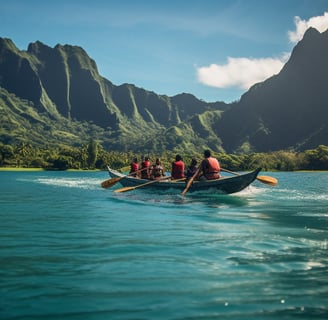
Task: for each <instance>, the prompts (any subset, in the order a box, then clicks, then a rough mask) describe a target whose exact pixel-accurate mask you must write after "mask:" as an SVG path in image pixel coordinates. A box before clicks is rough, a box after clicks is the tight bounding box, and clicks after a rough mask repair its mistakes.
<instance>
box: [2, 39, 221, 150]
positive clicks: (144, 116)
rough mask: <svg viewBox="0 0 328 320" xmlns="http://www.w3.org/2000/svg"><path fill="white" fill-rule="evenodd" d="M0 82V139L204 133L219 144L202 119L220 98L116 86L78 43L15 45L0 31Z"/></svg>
mask: <svg viewBox="0 0 328 320" xmlns="http://www.w3.org/2000/svg"><path fill="white" fill-rule="evenodd" d="M0 87H1V91H0V93H1V94H0V107H1V109H0V112H1V115H2V121H1V123H2V124H1V128H0V139H1V141H2V142H4V143H19V142H27V141H29V142H32V143H34V144H41V145H43V144H58V143H63V144H71V145H72V144H73V145H74V144H80V143H81V142H82V141H85V139H87V140H89V139H90V137H92V138H96V139H98V140H100V142H101V143H103V144H104V145H105V146H106V147H107V148H110V149H112V150H145V149H149V150H154V151H164V150H173V149H174V148H176V146H177V145H181V143H182V144H183V145H189V147H192V148H195V146H194V142H197V144H198V145H199V144H200V145H207V140H209V142H210V144H212V145H213V146H215V148H216V149H219V148H220V145H221V140H220V139H219V138H218V137H216V136H215V135H214V134H213V132H212V130H208V129H207V128H206V126H207V120H206V119H207V118H213V117H214V116H220V113H221V111H222V110H224V109H226V107H227V105H226V104H225V103H223V102H217V103H207V102H204V101H201V100H199V99H197V98H196V97H194V96H193V95H191V94H185V93H183V94H180V95H177V96H175V97H168V96H165V95H157V94H156V93H154V92H150V91H146V90H144V89H141V88H137V87H136V86H134V85H132V84H123V85H120V86H116V85H114V84H113V83H111V82H110V81H109V80H107V79H105V78H103V77H101V76H100V75H99V73H98V70H97V66H96V63H95V61H93V60H92V59H91V58H90V57H89V56H88V55H87V53H86V52H85V51H84V50H83V49H82V48H80V47H76V46H69V45H65V46H61V45H56V46H55V47H54V48H50V47H48V46H46V45H44V44H42V43H41V42H35V43H32V44H30V45H29V47H28V50H27V51H20V50H18V49H17V48H16V46H15V45H14V43H13V42H12V41H11V40H10V39H1V38H0ZM209 111H212V112H214V113H213V115H211V116H207V115H206V112H209ZM204 113H205V114H204ZM195 130H199V132H198V131H195ZM59 136H60V137H63V139H58V138H59ZM42 138H45V139H44V141H43V139H42ZM209 138H210V139H209ZM212 140H213V141H212ZM180 147H181V146H180Z"/></svg>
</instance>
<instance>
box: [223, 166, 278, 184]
mask: <svg viewBox="0 0 328 320" xmlns="http://www.w3.org/2000/svg"><path fill="white" fill-rule="evenodd" d="M221 171H224V172H228V173H231V174H234V175H237V176H240V174H239V173H237V172H233V171H230V170H227V169H223V168H221ZM256 179H257V180H258V181H260V182H262V183H265V184H269V185H270V186H276V185H277V184H278V180H277V179H276V178H273V177H269V176H257V177H256Z"/></svg>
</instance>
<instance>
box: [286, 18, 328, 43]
mask: <svg viewBox="0 0 328 320" xmlns="http://www.w3.org/2000/svg"><path fill="white" fill-rule="evenodd" d="M294 23H295V26H296V30H295V31H289V32H288V36H289V40H290V41H291V42H292V43H296V42H298V41H300V40H301V39H302V38H303V35H304V33H305V31H306V30H307V29H309V28H310V27H313V28H315V29H317V30H318V31H319V32H324V31H326V30H327V29H328V12H325V13H324V14H323V15H322V16H317V17H312V18H310V19H309V20H302V19H301V18H300V17H295V18H294Z"/></svg>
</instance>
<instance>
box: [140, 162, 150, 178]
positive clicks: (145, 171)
mask: <svg viewBox="0 0 328 320" xmlns="http://www.w3.org/2000/svg"><path fill="white" fill-rule="evenodd" d="M150 165H151V164H150V159H149V157H145V159H144V161H142V163H141V166H140V167H141V178H142V179H150V171H151V168H150Z"/></svg>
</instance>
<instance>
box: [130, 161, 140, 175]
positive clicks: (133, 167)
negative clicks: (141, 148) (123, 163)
mask: <svg viewBox="0 0 328 320" xmlns="http://www.w3.org/2000/svg"><path fill="white" fill-rule="evenodd" d="M139 169H140V168H139V163H138V158H134V159H133V161H132V162H131V164H130V173H129V174H130V175H131V176H132V177H139V175H140V172H139Z"/></svg>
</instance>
